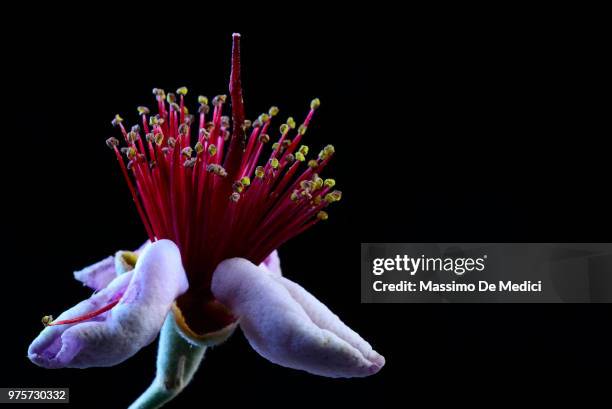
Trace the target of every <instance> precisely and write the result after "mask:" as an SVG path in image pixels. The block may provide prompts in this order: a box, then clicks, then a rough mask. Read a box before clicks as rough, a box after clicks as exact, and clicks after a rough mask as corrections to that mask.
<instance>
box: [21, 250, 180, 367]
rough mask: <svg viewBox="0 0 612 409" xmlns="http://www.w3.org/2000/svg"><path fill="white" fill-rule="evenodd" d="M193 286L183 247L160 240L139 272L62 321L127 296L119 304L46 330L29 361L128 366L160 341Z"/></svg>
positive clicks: (121, 279)
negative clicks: (173, 311) (173, 312)
mask: <svg viewBox="0 0 612 409" xmlns="http://www.w3.org/2000/svg"><path fill="white" fill-rule="evenodd" d="M187 288H188V283H187V277H186V275H185V271H184V269H183V266H182V263H181V256H180V253H179V250H178V248H177V247H176V245H175V244H174V243H172V242H171V241H169V240H160V241H157V242H155V243H153V244H151V245H150V246H148V247H147V248H146V249H145V250H144V251H143V253H142V254H141V256H140V257H139V258H138V262H137V263H136V267H135V269H134V270H132V271H130V272H128V273H125V274H122V275H120V276H119V277H117V278H115V279H114V280H113V281H112V282H111V283H110V284H109V285H108V287H106V288H105V289H103V290H101V291H100V292H98V293H95V294H94V295H93V296H92V297H91V298H89V299H88V300H85V301H82V302H81V303H79V304H77V305H76V306H74V307H73V308H71V309H69V310H68V311H66V312H64V313H63V314H61V315H60V316H59V317H58V318H57V320H56V321H60V320H66V319H70V318H75V317H79V316H82V315H84V314H87V313H89V312H92V311H96V310H98V309H100V308H102V307H103V306H105V305H107V304H109V303H111V302H113V301H115V300H117V299H118V298H119V297H121V298H120V301H119V303H118V304H117V305H116V306H114V307H113V308H112V309H110V310H109V311H108V312H105V313H103V314H101V315H98V316H96V317H95V318H92V319H89V320H87V321H83V322H79V323H76V324H67V325H55V326H49V327H47V328H45V329H44V330H43V331H42V332H41V333H40V335H39V336H38V337H37V338H36V339H35V340H34V341H33V342H32V344H31V345H30V348H29V350H28V357H29V358H30V360H31V361H32V362H34V363H35V364H37V365H39V366H42V367H45V368H65V367H68V368H86V367H91V366H112V365H116V364H118V363H120V362H123V361H124V360H126V359H127V358H129V357H131V356H132V355H134V354H135V353H136V352H138V350H140V349H141V348H142V347H144V346H146V345H148V344H149V343H151V342H152V341H153V340H154V339H155V337H156V336H157V334H158V332H159V330H160V328H161V326H162V324H163V322H164V319H165V318H166V315H167V314H168V311H169V310H170V308H171V305H172V303H173V302H174V300H175V299H176V297H178V296H179V295H180V294H182V293H184V292H185V291H187Z"/></svg>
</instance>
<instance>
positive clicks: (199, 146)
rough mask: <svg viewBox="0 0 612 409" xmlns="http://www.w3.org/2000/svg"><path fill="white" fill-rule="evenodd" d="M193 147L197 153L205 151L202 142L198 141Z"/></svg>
mask: <svg viewBox="0 0 612 409" xmlns="http://www.w3.org/2000/svg"><path fill="white" fill-rule="evenodd" d="M193 149H194V150H195V151H196V153H197V154H198V155H199V154H201V153H202V152H204V145H202V142H200V141H198V142H197V143H196V144H195V146H194V147H193Z"/></svg>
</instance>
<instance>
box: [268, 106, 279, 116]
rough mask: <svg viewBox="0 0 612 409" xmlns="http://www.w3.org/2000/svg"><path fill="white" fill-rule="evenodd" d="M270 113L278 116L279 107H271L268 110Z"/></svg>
mask: <svg viewBox="0 0 612 409" xmlns="http://www.w3.org/2000/svg"><path fill="white" fill-rule="evenodd" d="M268 115H270V116H276V115H278V107H275V106H273V107H270V109H269V110H268Z"/></svg>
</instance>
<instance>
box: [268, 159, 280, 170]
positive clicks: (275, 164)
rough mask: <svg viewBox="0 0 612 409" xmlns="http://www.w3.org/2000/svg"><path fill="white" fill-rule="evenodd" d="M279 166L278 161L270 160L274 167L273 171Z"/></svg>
mask: <svg viewBox="0 0 612 409" xmlns="http://www.w3.org/2000/svg"><path fill="white" fill-rule="evenodd" d="M278 165H279V162H278V159H276V158H273V159H271V160H270V166H272V169H277V168H278Z"/></svg>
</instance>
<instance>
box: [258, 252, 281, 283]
mask: <svg viewBox="0 0 612 409" xmlns="http://www.w3.org/2000/svg"><path fill="white" fill-rule="evenodd" d="M259 266H260V267H263V268H265V269H266V270H268V272H269V273H270V274H272V275H274V276H278V277H280V276H282V275H283V273H282V272H281V265H280V257H278V251H277V250H274V251H273V252H272V253H270V255H269V256H268V257H266V259H265V260H264V261H263V262H262V263H261V264H260V265H259Z"/></svg>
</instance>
